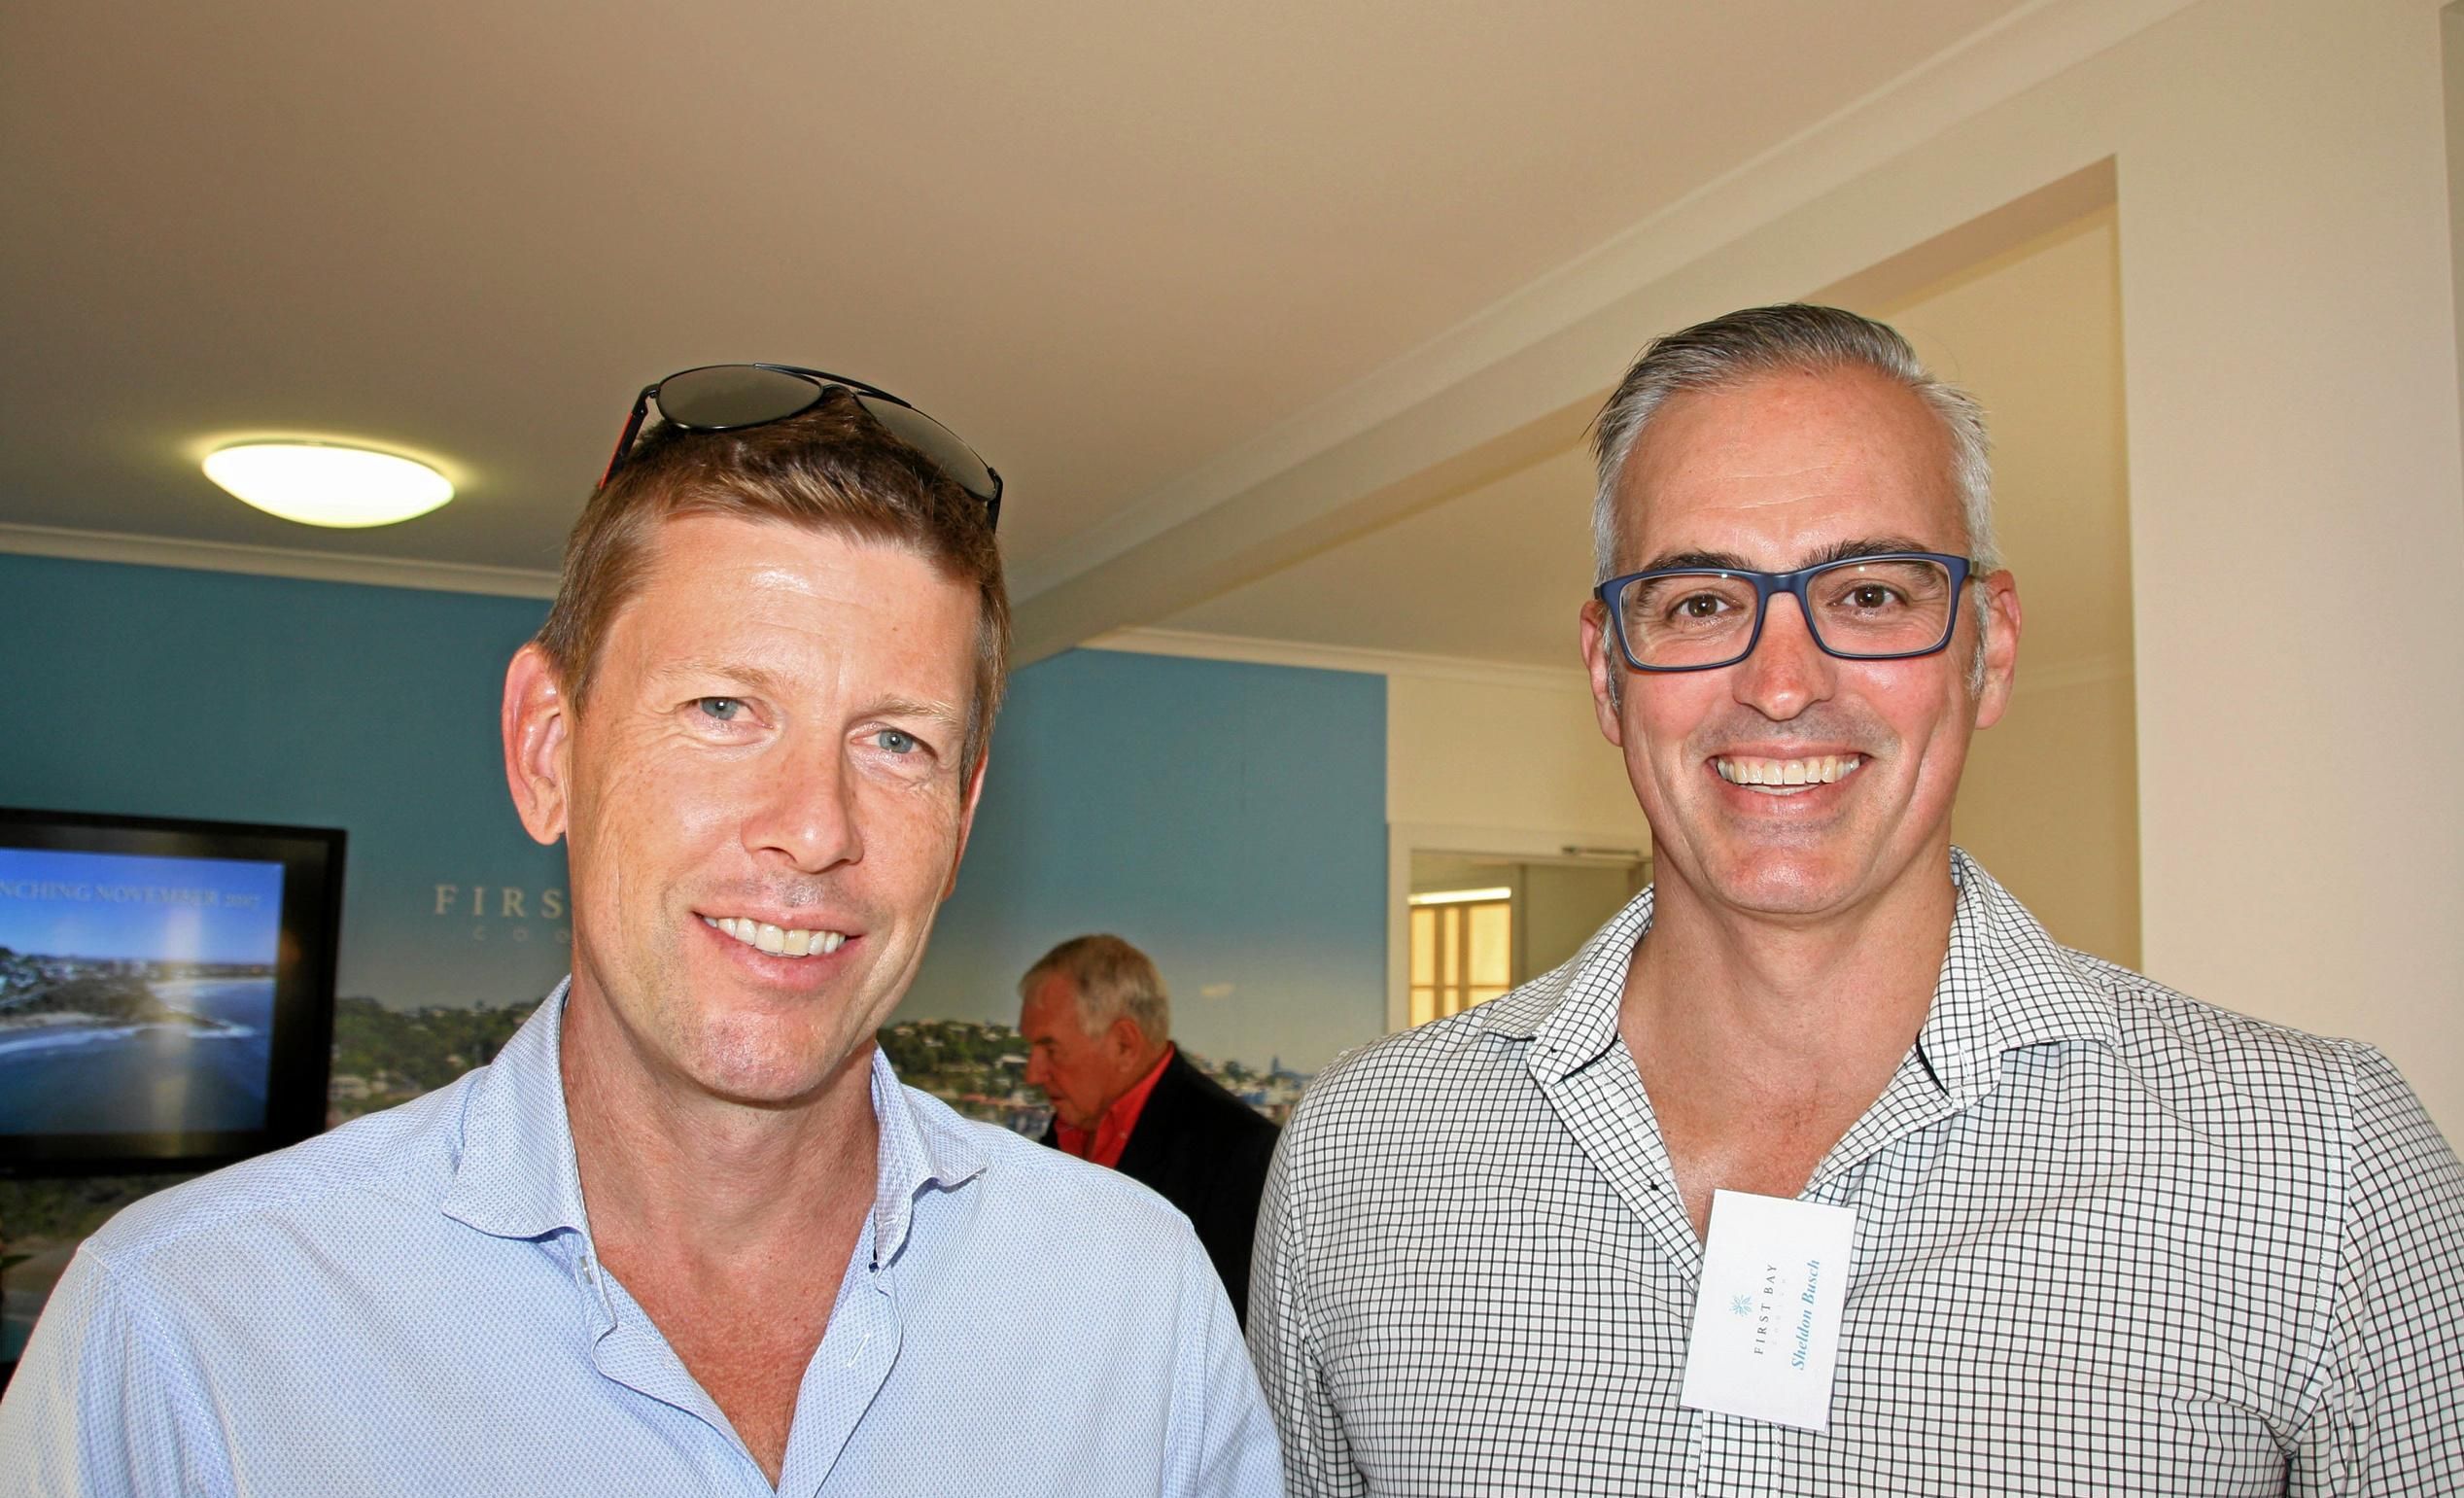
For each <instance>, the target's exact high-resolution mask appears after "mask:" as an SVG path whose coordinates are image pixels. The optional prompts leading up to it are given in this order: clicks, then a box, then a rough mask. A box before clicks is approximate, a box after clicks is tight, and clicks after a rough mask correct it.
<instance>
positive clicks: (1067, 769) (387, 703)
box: [0, 555, 1386, 1362]
mask: <svg viewBox="0 0 2464 1498" xmlns="http://www.w3.org/2000/svg"><path fill="white" fill-rule="evenodd" d="M0 599H7V600H8V601H9V608H10V609H11V610H22V611H24V612H25V613H26V614H27V615H28V616H31V617H40V618H42V619H44V620H45V621H46V623H47V627H49V628H50V629H51V631H52V636H53V637H54V638H56V639H58V640H59V641H61V642H63V643H64V644H63V647H62V651H61V652H53V653H52V654H51V655H49V656H47V657H46V658H45V659H43V660H41V661H39V662H38V661H36V660H33V659H31V658H24V659H20V658H18V657H23V656H27V655H28V652H18V653H17V656H8V655H5V654H0V691H14V694H15V695H16V696H17V697H18V698H20V699H23V700H33V699H35V698H36V697H38V696H39V694H40V693H41V692H43V691H45V690H48V689H49V683H51V682H52V681H54V680H56V679H57V677H58V676H59V675H60V673H61V672H62V671H64V670H65V671H72V672H73V671H77V670H79V669H81V668H83V669H84V670H85V671H86V672H87V675H88V676H89V677H90V678H91V679H99V680H109V681H112V682H114V683H116V685H115V692H116V695H115V696H114V698H113V701H112V704H111V706H112V711H113V713H114V714H115V722H116V726H117V731H116V732H114V733H113V734H111V735H107V736H101V737H99V738H98V737H96V736H92V735H34V734H27V735H11V736H7V737H6V738H0V784H5V785H7V786H8V787H9V790H8V798H9V800H10V801H11V803H12V804H17V805H24V806H32V807H43V808H48V809H52V810H62V811H85V812H104V813H121V814H132V815H148V816H169V817H189V818H201V819H220V820H228V821H256V822H266V821H271V822H284V823H292V824H299V825H311V826H336V827H343V828H347V829H348V830H349V832H350V837H351V845H350V866H349V870H348V874H347V877H346V880H345V889H344V902H343V905H344V909H343V927H342V937H341V949H340V969H341V970H340V983H339V989H340V992H341V993H342V994H343V995H345V996H344V997H342V998H341V999H339V1000H338V1003H337V1008H336V1013H335V1021H334V1049H333V1071H332V1076H331V1080H330V1112H329V1122H330V1123H333V1124H339V1123H342V1122H346V1121H348V1120H350V1119H352V1118H356V1117H359V1116H360V1115H362V1114H364V1113H370V1112H375V1111H377V1110H379V1109H382V1108H387V1107H391V1106H393V1105H395V1104H397V1103H399V1102H403V1101H407V1100H408V1099H410V1098H412V1097H417V1096H419V1095H420V1094H421V1093H423V1092H426V1091H428V1090H430V1089H432V1088H435V1087H439V1086H442V1085H444V1084H445V1083H447V1082H449V1081H451V1080H452V1079H453V1078H455V1077H457V1076H459V1075H461V1074H462V1073H463V1072H464V1071H467V1070H469V1068H470V1067H472V1066H476V1065H479V1064H482V1063H486V1062H487V1061H488V1060H489V1059H490V1058H492V1057H493V1056H494V1055H495V1054H496V1052H497V1050H498V1049H499V1048H500V1047H502V1046H503V1044H504V1042H505V1040H506V1039H507V1038H509V1037H510V1036H511V1035H512V1033H513V1031H514V1030H515V1029H516V1028H519V1027H520V1025H521V1023H522V1022H523V1020H525V1019H526V1018H528V1017H529V1015H530V1013H531V1011H532V1010H533V1009H534V1008H535V1007H536V1006H537V1004H538V999H539V996H540V995H541V994H543V993H546V992H548V990H549V989H551V988H552V987H553V986H554V984H555V983H556V981H557V980H558V978H560V977H561V976H562V975H563V973H564V971H565V966H566V963H567V960H568V955H569V953H570V950H571V945H572V940H573V931H572V927H571V924H570V913H569V911H568V909H567V900H566V894H565V871H564V854H563V850H562V849H551V848H539V847H538V846H536V845H535V844H533V843H532V842H531V841H530V840H529V839H528V838H527V837H526V836H525V835H524V834H523V832H522V829H521V827H520V824H519V823H518V821H517V820H516V819H515V817H514V815H513V811H512V808H511V806H510V804H509V802H508V801H507V798H506V794H505V789H504V782H503V767H502V762H501V759H500V755H499V749H498V746H497V742H496V714H497V706H498V703H497V696H498V692H499V688H500V684H501V682H502V680H503V663H504V661H505V660H506V659H507V658H508V657H509V656H510V655H511V654H512V652H513V650H514V648H515V647H516V646H517V645H519V644H521V642H522V641H523V640H525V639H527V638H528V637H529V636H530V634H531V633H532V632H533V631H535V630H536V629H537V628H538V620H539V617H540V615H541V614H542V612H543V611H544V606H543V605H542V604H540V603H538V602H537V601H533V600H523V599H503V598H487V597H474V596H467V595H453V594H439V593H426V592H419V591H414V590H408V589H389V588H371V587H361V586H356V585H351V584H342V583H327V582H311V581H303V580H295V579H284V578H270V577H256V576H243V575H228V574H215V573H198V572H187V571H181V570H177V569H158V568H144V567H128V566H120V565H116V564H107V563H85V562H66V561H52V560H45V559H37V558H27V557H17V556H4V555H0ZM166 619H176V620H180V621H182V627H181V628H179V629H176V630H166V629H164V628H162V627H161V622H162V621H163V620H166ZM63 652H64V653H63ZM413 705H415V707H414V706H413ZM303 714H307V715H310V716H311V717H312V718H313V721H314V723H315V725H316V731H315V732H314V733H313V734H311V735H298V736H291V737H287V738H284V739H282V740H281V741H280V742H281V745H282V747H281V749H279V751H269V749H268V748H267V746H268V745H269V743H273V742H275V741H274V740H270V739H269V738H268V725H270V724H281V723H292V722H297V721H299V720H300V719H301V717H302V715H303ZM405 787H415V788H416V794H405V793H404V791H405ZM1384 811H1385V696H1384V682H1383V680H1382V679H1378V678H1375V677H1368V676H1360V675H1355V674H1350V673H1343V672H1328V671H1308V670H1299V669H1292V668H1283V667H1270V666H1253V665H1241V664H1233V663H1226V662H1215V661H1195V660H1178V659H1168V658H1163V657H1154V656H1142V655H1130V654H1123V653H1118V652H1110V651H1073V652H1069V653H1067V654H1063V655H1060V656H1058V657H1055V658H1053V659H1051V660H1048V661H1044V662H1041V663H1038V664H1037V665H1035V666H1032V667H1029V668H1027V669H1025V670H1024V671H1021V672H1020V673H1018V675H1017V677H1016V678H1015V679H1014V681H1013V683H1012V689H1011V695H1010V702H1009V706H1008V707H1007V708H1006V709H1005V710H1004V712H1003V714H1002V718H1001V722H1000V727H999V731H998V733H997V734H996V736H995V742H994V746H993V759H992V769H991V779H990V781H989V784H988V787H987V790H986V795H985V800H984V809H983V812H982V814H981V815H980V816H979V818H978V820H977V824H976V829H975V836H974V839H973V841H972V843H971V844H970V847H969V849H968V854H967V858H966V863H965V867H964V869H963V870H962V873H961V877H960V880H959V888H958V891H957V893H956V894H955V896H954V897H953V898H952V899H951V900H950V902H949V903H948V904H947V905H946V906H944V908H943V910H942V913H941V916H940V919H939V921H938V923H936V926H935V929H934V933H933V937H932V944H931V948H930V951H929V954H928V955H927V957H926V958H925V961H924V963H923V966H922V968H921V969H920V971H919V973H918V975H917V980H916V983H915V985H914V987H913V988H912V989H911V990H910V992H909V994H908V996H907V998H906V1000H905V1001H904V1002H903V1003H902V1004H901V1006H900V1007H899V1009H898V1010H897V1012H895V1013H894V1014H893V1015H892V1016H891V1017H890V1019H889V1022H888V1023H887V1024H886V1025H885V1027H884V1028H883V1029H882V1032H881V1039H882V1043H883V1045H884V1047H885V1050H886V1052H887V1054H888V1055H889V1057H890V1060H891V1063H892V1064H893V1065H895V1066H896V1067H897V1068H898V1069H899V1071H900V1073H901V1074H902V1075H903V1076H904V1077H906V1078H907V1079H908V1080H909V1081H911V1082H913V1083H915V1084H916V1085H917V1086H919V1087H920V1088H923V1089H924V1090H926V1091H928V1092H931V1093H934V1094H935V1095H936V1096H939V1097H944V1098H946V1099H947V1100H948V1101H950V1103H951V1104H952V1105H953V1106H954V1107H956V1108H958V1109H959V1110H960V1111H962V1112H965V1113H967V1114H969V1115H970V1116H973V1117H976V1118H980V1119H985V1120H989V1121H990V1122H993V1123H997V1124H1001V1125H1004V1126H1006V1127H1009V1128H1013V1129H1019V1130H1022V1131H1024V1132H1040V1131H1041V1128H1042V1125H1043V1121H1044V1114H1043V1099H1042V1097H1041V1096H1040V1095H1039V1094H1038V1093H1037V1092H1036V1091H1035V1090H1033V1089H1030V1088H1028V1087H1026V1086H1025V1084H1024V1067H1025V1056H1026V1046H1025V1043H1024V1041H1023V1040H1021V1039H1020V1038H1019V1036H1018V1033H1017V1030H1016V1025H1017V1021H1018V996H1017V990H1016V984H1017V980H1018V976H1019V974H1021V973H1022V972H1024V970H1025V969H1026V967H1027V966H1028V965H1029V964H1030V963H1032V962H1033V961H1034V960H1035V958H1038V957H1040V956H1041V955H1042V954H1043V953H1044V952H1045V951H1046V950H1047V949H1049V948H1050V947H1051V946H1052V945H1053V944H1054V943H1056V942H1058V941H1060V940H1062V939H1064V938H1066V937H1070V936H1075V935H1079V934H1082V933H1084V932H1088V931H1098V930H1108V931H1114V932H1118V933H1119V934H1121V935H1124V936H1126V937H1128V938H1129V939H1130V940H1131V941H1133V942H1136V943H1137V944H1138V945H1139V946H1141V947H1143V948H1145V949H1146V950H1147V951H1148V952H1149V953H1150V954H1152V955H1153V956H1154V957H1155V958H1156V960H1157V962H1158V964H1159V965H1160V966H1161V967H1162V968H1163V973H1164V977H1165V979H1166V981H1167V982H1168V983H1169V984H1170V986H1171V990H1172V998H1173V1017H1174V1036H1175V1038H1176V1039H1177V1040H1178V1041H1179V1042H1180V1044H1181V1046H1182V1048H1183V1050H1184V1051H1185V1052H1187V1053H1188V1054H1189V1055H1190V1057H1191V1059H1192V1060H1193V1061H1196V1062H1198V1063H1200V1064H1201V1065H1203V1066H1205V1068H1206V1069H1207V1070H1208V1071H1209V1072H1211V1073H1212V1074H1213V1075H1214V1076H1215V1077H1216V1078H1217V1079H1218V1080H1220V1081H1222V1082H1223V1083H1224V1085H1225V1086H1227V1087H1229V1088H1231V1089H1232V1091H1233V1092H1235V1093H1237V1094H1239V1095H1240V1096H1242V1097H1246V1098H1248V1099H1249V1100H1250V1102H1251V1103H1252V1104H1253V1105H1255V1106H1257V1107H1259V1108H1260V1109H1262V1110H1263V1111H1265V1112H1267V1114H1269V1115H1270V1116H1280V1115H1282V1114H1284V1113H1286V1112H1288V1111H1289V1109H1290V1107H1291V1105H1292V1102H1293V1100H1294V1099H1295V1098H1297V1097H1299V1095H1300V1091H1301V1088H1302V1087H1303V1086H1305V1085H1306V1082H1307V1079H1308V1075H1309V1074H1310V1073H1311V1072H1314V1071H1315V1070H1317V1069H1318V1068H1320V1067H1322V1066H1324V1065H1325V1064H1326V1063H1327V1062H1328V1061H1330V1060H1332V1059H1333V1057H1334V1056H1335V1055H1336V1053H1337V1052H1338V1051H1340V1050H1342V1049H1344V1048H1345V1047H1348V1046H1351V1045H1356V1044H1359V1043H1361V1042H1362V1041H1365V1040H1368V1039H1370V1038H1371V1037H1373V1036H1374V1035H1375V1034H1376V1033H1377V1031H1378V1029H1379V1028H1380V1027H1381V1025H1382V1023H1383V1018H1384V1009H1385V1004H1384V993H1385V975H1384V952H1385V935H1384V931H1385V926H1384V915H1383V902H1384V898H1385V877H1386V876H1385V857H1386V843H1385V821H1384ZM183 1178H184V1177H183V1176H180V1175H174V1174H162V1175H146V1176H115V1177H62V1178H53V1179H23V1180H0V1362H7V1361H10V1360H13V1359H15V1358H16V1357H17V1353H18V1351H19V1349H20V1348H21V1347H22V1346H23V1344H24V1341H25V1337H26V1334H27V1331H28V1329H29V1328H30V1327H31V1325H32V1323H33V1320H34V1317H35V1314H36V1312H37V1311H38V1310H39V1309H40V1307H41V1306H42V1303H43V1301H44V1300H45V1299H46V1298H47V1297H48V1296H49V1295H50V1293H51V1289H52V1284H53V1283H54V1282H55V1281H56V1279H57V1277H58V1275H59V1273H60V1272H61V1271H62V1270H63V1269H65V1268H66V1266H67V1263H68V1261H69V1258H70V1256H71V1254H72V1253H73V1252H74V1249H75V1246H76V1243H77V1241H78V1240H79V1239H80V1238H82V1237H84V1236H85V1235H87V1234H88V1233H90V1232H92V1231H93V1230H94V1229H95V1228H97V1227H99V1226H100V1225H101V1224H102V1223H103V1222H104V1221H105V1220H107V1219H108V1218H109V1217H110V1216H111V1214H112V1213H113V1212H115V1211H117V1210H119V1209H120V1208H121V1206H124V1205H125V1204H127V1203H128V1202H132V1201H135V1200H136V1199H138V1198H139V1197H141V1196H144V1195H146V1194H147V1193H149V1192H153V1191H157V1190H160V1189H162V1188H163V1187H165V1186H167V1185H169V1184H172V1183H173V1182H175V1181H178V1180H180V1179H183Z"/></svg>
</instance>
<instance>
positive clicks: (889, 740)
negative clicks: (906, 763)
mask: <svg viewBox="0 0 2464 1498" xmlns="http://www.w3.org/2000/svg"><path fill="white" fill-rule="evenodd" d="M874 737H875V739H876V740H877V741H878V742H879V743H880V745H881V747H882V748H884V749H887V750H889V751H890V752H891V753H893V754H912V753H914V752H916V750H918V749H921V748H923V746H922V745H920V744H918V743H917V742H916V736H915V735H914V734H907V733H900V732H899V731H898V730H897V729H895V728H885V729H883V730H882V731H881V732H880V733H879V734H876V735H875V736H874Z"/></svg>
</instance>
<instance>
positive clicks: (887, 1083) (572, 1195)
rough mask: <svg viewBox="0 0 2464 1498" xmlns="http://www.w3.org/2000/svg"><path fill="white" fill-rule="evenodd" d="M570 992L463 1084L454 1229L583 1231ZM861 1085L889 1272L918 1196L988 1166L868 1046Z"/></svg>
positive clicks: (449, 1194) (951, 1122) (539, 1233)
mask: <svg viewBox="0 0 2464 1498" xmlns="http://www.w3.org/2000/svg"><path fill="white" fill-rule="evenodd" d="M572 988H573V980H572V979H570V978H568V979H567V980H565V981H564V982H563V983H560V984H558V985H557V986H556V992H554V993H550V994H549V995H548V996H547V998H546V999H545V1000H544V1001H542V1002H541V1003H540V1004H539V1006H538V1011H537V1012H536V1013H534V1014H533V1015H532V1016H531V1018H530V1019H529V1020H527V1021H525V1022H524V1023H523V1025H522V1028H520V1029H518V1030H516V1031H515V1032H514V1035H513V1038H512V1039H511V1040H508V1041H506V1042H505V1044H504V1048H503V1050H501V1051H499V1052H498V1053H497V1056H496V1060H495V1061H493V1062H491V1063H489V1064H488V1065H486V1066H484V1067H481V1068H480V1069H479V1070H477V1071H475V1072H473V1073H472V1074H471V1077H470V1082H469V1094H468V1096H467V1097H466V1098H465V1101H464V1104H463V1118H462V1152H461V1156H460V1159H459V1160H458V1161H457V1163H456V1165H455V1168H454V1180H453V1185H452V1186H451V1187H450V1188H449V1189H448V1190H447V1191H446V1193H445V1197H444V1201H443V1202H442V1206H443V1209H444V1212H445V1215H446V1216H448V1217H451V1218H453V1219H454V1220H455V1221H457V1222H461V1223H465V1224H468V1225H469V1226H470V1227H472V1228H476V1229H478V1230H479V1231H480V1232H482V1233H486V1234H489V1235H492V1236H494V1237H519V1238H544V1237H548V1236H549V1235H551V1234H554V1233H557V1232H559V1231H565V1230H570V1231H572V1232H574V1233H580V1234H584V1235H587V1234H588V1233H589V1231H590V1222H589V1218H588V1216H587V1214H586V1213H585V1212H584V1210H583V1206H582V1185H581V1170H580V1167H579V1166H577V1165H576V1164H575V1162H574V1159H573V1121H572V1119H571V1117H570V1116H569V1115H568V1114H567V1113H566V1111H565V1081H564V1068H563V1066H562V1065H561V1063H560V1061H559V1055H560V1046H561V1044H562V1039H563V1035H564V1017H565V1004H566V1001H567V997H568V994H569V993H570V992H571V990H572ZM870 1076H871V1090H872V1098H873V1117H874V1119H875V1121H876V1122H877V1123H878V1125H879V1126H880V1135H881V1138H880V1143H879V1145H878V1146H877V1148H876V1153H875V1165H874V1193H873V1262H874V1263H875V1264H887V1263H889V1262H890V1261H891V1260H892V1259H894V1258H896V1257H897V1255H898V1252H899V1250H900V1249H901V1248H903V1247H904V1246H905V1245H906V1242H907V1237H908V1235H909V1233H910V1231H911V1230H912V1228H913V1225H914V1220H915V1208H916V1202H918V1201H919V1200H920V1198H921V1197H922V1196H923V1195H924V1193H925V1192H927V1191H934V1190H941V1191H949V1190H954V1189H956V1188H957V1187H958V1186H960V1185H962V1184H964V1183H965V1182H967V1181H969V1180H972V1179H973V1178H974V1177H976V1176H977V1175H980V1174H982V1173H983V1171H984V1168H985V1164H986V1161H985V1155H984V1152H983V1150H982V1149H981V1148H980V1147H979V1146H978V1145H977V1144H976V1143H975V1142H974V1141H973V1140H971V1139H970V1138H968V1137H967V1129H966V1125H965V1124H964V1123H963V1122H962V1121H961V1120H959V1119H958V1118H957V1117H956V1116H955V1115H954V1114H948V1112H947V1110H946V1109H944V1110H941V1111H940V1112H939V1113H933V1114H927V1113H926V1112H925V1111H924V1109H923V1108H922V1107H920V1105H919V1104H918V1103H917V1101H916V1100H915V1099H914V1098H913V1097H911V1096H910V1095H909V1093H908V1091H907V1089H906V1088H905V1087H904V1086H902V1085H901V1084H900V1083H899V1080H898V1075H897V1073H896V1072H894V1071H892V1070H891V1069H890V1064H889V1059H888V1058H887V1057H885V1056H884V1055H883V1054H882V1050H881V1047H880V1046H878V1045H876V1046H875V1047H874V1048H873V1059H872V1065H871V1073H870ZM945 1115H946V1116H945Z"/></svg>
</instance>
